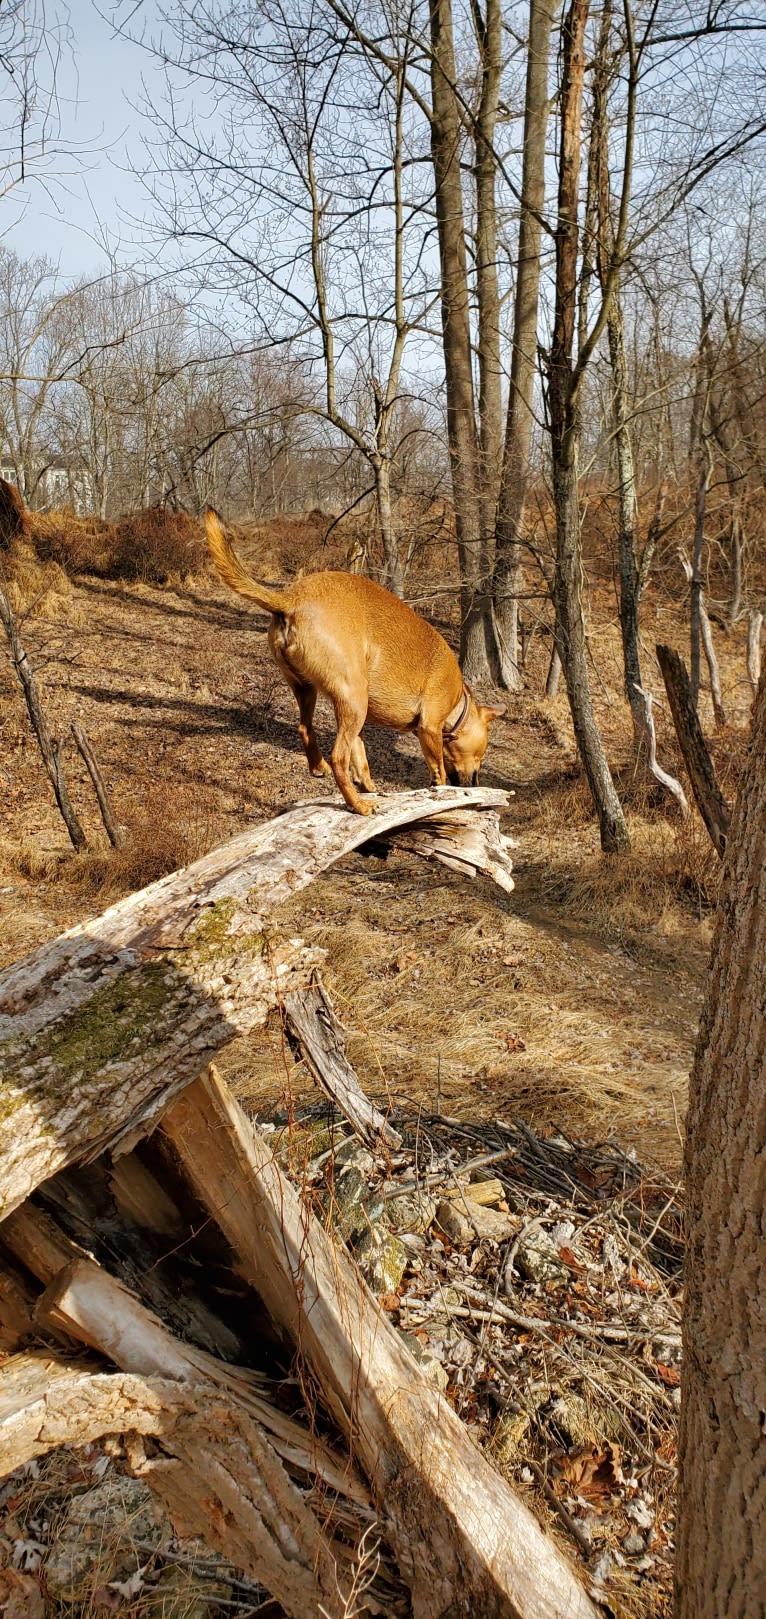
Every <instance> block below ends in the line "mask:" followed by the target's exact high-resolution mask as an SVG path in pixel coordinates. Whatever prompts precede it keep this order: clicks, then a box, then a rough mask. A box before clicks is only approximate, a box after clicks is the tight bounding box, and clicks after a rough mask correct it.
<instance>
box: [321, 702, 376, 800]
mask: <svg viewBox="0 0 766 1619" xmlns="http://www.w3.org/2000/svg"><path fill="white" fill-rule="evenodd" d="M333 706H334V708H335V718H336V720H337V724H338V735H337V736H336V738H335V745H334V747H333V750H332V753H331V754H330V763H331V765H332V773H333V775H334V777H335V780H336V782H337V783H338V787H339V788H340V791H341V793H342V795H343V797H344V798H345V800H346V803H347V804H348V806H349V809H352V810H356V813H357V815H373V814H374V812H375V805H374V804H371V803H370V801H369V798H362V796H361V794H360V793H358V792H357V790H356V787H355V786H354V784H353V782H352V780H351V773H350V768H349V767H350V766H351V761H352V759H353V758H354V755H355V750H356V757H357V759H358V757H359V754H358V749H357V748H356V744H357V743H358V742H359V732H360V731H361V729H362V726H363V725H364V722H365V719H366V718H367V712H366V710H367V705H366V703H365V705H364V707H362V706H361V705H360V706H359V707H357V706H356V705H355V704H354V703H353V701H351V700H350V699H349V698H348V697H345V698H344V697H336V698H335V699H334V705H333ZM362 746H363V744H362ZM368 776H369V771H368Z"/></svg>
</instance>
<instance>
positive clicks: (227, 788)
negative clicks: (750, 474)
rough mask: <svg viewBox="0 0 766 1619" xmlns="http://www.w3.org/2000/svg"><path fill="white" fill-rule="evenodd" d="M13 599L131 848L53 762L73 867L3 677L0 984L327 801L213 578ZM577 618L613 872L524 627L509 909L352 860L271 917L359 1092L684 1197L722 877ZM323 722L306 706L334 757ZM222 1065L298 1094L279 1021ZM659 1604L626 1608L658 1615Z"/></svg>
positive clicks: (16, 702) (652, 617) (74, 766)
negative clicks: (617, 842) (184, 870)
mask: <svg viewBox="0 0 766 1619" xmlns="http://www.w3.org/2000/svg"><path fill="white" fill-rule="evenodd" d="M256 561H257V559H256ZM310 565H313V566H317V565H321V563H318V562H317V560H316V559H314V560H313V564H310ZM262 571H263V572H264V573H265V572H266V569H265V568H264V569H263V570H262ZM269 571H270V575H271V576H272V577H273V576H274V571H273V570H269ZM17 591H18V592H20V596H18V597H17V601H18V600H21V599H26V601H27V602H28V603H31V608H30V610H29V611H28V613H27V616H26V617H25V618H24V620H23V622H22V633H23V637H24V640H25V643H26V645H27V648H28V650H29V652H30V655H31V657H32V661H33V663H34V664H35V666H36V668H37V670H38V676H39V679H40V683H41V687H42V692H43V698H44V703H45V707H46V712H47V714H48V718H49V723H50V725H51V729H52V731H53V732H54V734H55V735H58V736H63V735H64V734H65V733H66V731H67V729H68V726H69V725H70V724H71V723H72V721H75V720H76V721H79V723H80V724H81V725H82V726H84V728H85V730H86V731H87V733H88V736H89V737H90V739H91V742H92V744H93V746H94V749H95V752H96V755H97V758H98V760H99V763H100V766H101V769H102V772H103V775H104V777H105V779H106V782H107V785H108V788H109V791H110V793H111V796H112V800H113V803H114V807H115V810H116V814H117V818H118V820H119V821H120V822H121V823H122V824H123V826H124V827H125V829H126V832H127V843H126V848H125V849H124V850H123V851H121V852H120V853H118V854H117V855H115V854H113V853H112V852H111V851H110V850H109V847H108V845H107V843H106V839H105V837H104V834H103V832H102V830H101V827H100V823H99V821H98V816H97V812H96V806H95V802H94V799H93V794H92V789H91V787H90V783H89V781H88V778H87V776H86V774H85V769H84V766H83V765H82V764H81V761H80V758H79V755H78V754H77V752H76V751H75V748H74V745H73V744H72V743H70V744H69V745H68V746H67V748H66V750H65V752H64V755H63V757H64V763H65V767H66V771H67V775H68V778H69V780H70V786H71V789H72V793H73V797H74V799H75V802H76V805H77V808H78V811H79V813H80V814H81V817H82V819H83V822H84V824H85V827H86V830H87V833H88V839H89V845H90V847H89V850H88V851H87V852H86V853H84V854H82V855H74V854H73V852H72V851H71V848H70V846H69V844H68V840H67V837H66V834H65V831H64V828H63V824H62V823H61V821H60V820H59V817H58V812H57V810H56V806H55V803H54V801H53V797H52V793H51V791H50V788H49V786H48V784H47V780H46V778H45V776H44V773H43V769H42V765H41V761H40V757H39V753H38V751H37V746H36V743H35V740H34V737H33V736H32V734H31V732H30V730H29V724H28V720H27V716H26V711H25V709H24V705H23V702H22V699H21V695H20V691H19V688H18V686H17V684H16V682H15V676H14V674H13V670H12V668H11V665H10V662H9V660H7V659H4V658H0V794H1V795H2V805H3V813H2V823H1V829H0V967H2V966H5V965H7V964H8V963H10V962H12V961H14V960H16V959H18V958H20V957H21V956H23V955H25V954H27V953H29V952H31V951H33V950H34V949H35V948H36V947H37V946H39V945H40V944H42V943H43V942H44V941H45V940H47V939H49V938H51V937H53V936H54V935H56V934H57V933H59V932H61V931H63V930H64V929H66V928H67V927H70V926H72V925H74V924H75V923H77V922H80V921H82V920H84V919H86V918H87V917H88V916H90V915H93V914H96V913H97V912H99V911H101V910H103V909H104V908H105V907H106V906H107V905H108V904H110V903H112V901H113V900H115V899H116V898H118V897H119V896H120V895H121V894H122V893H124V892H128V891H130V890H131V889H133V888H139V887H142V886H144V885H145V884H146V883H148V882H150V881H152V880H153V879H154V878H155V877H158V876H160V875H162V874H163V873H164V872H165V871H167V870H170V869H173V868H174V867H175V866H178V865H182V864H184V863H186V862H187V861H189V860H193V859H195V858H197V857H198V856H199V855H201V854H203V853H204V852H205V851H206V850H207V849H208V848H210V847H212V846H214V845H215V844H217V843H220V842H222V841H224V840H225V839H226V838H228V837H230V836H233V835H234V834H236V833H238V832H240V831H241V830H243V829H244V828H245V827H246V826H248V825H250V824H252V823H253V822H254V821H261V820H265V819H268V818H270V817H271V816H273V815H276V814H279V813H280V812H281V811H282V810H284V809H285V807H286V806H288V805H291V804H293V803H295V802H297V801H300V800H302V799H309V798H313V799H315V798H316V797H317V796H319V795H322V794H327V795H328V796H332V795H333V794H334V793H335V791H336V789H335V786H334V783H333V782H332V781H331V780H328V781H327V782H325V781H314V780H312V779H311V778H310V777H309V775H308V772H307V769H306V764H305V759H304V756H303V753H302V750H301V747H300V743H299V740H298V736H297V730H296V724H295V713H294V703H293V698H292V695H291V693H290V692H289V691H288V690H287V689H286V687H285V686H284V685H283V683H282V682H281V680H280V678H279V676H278V675H277V673H276V671H275V669H274V667H273V665H272V663H271V660H270V658H269V654H268V650H267V646H266V638H265V633H264V632H265V628H266V619H265V618H264V617H263V616H262V615H261V614H259V613H258V612H254V611H252V610H250V609H243V608H242V607H241V606H240V604H239V603H238V602H237V600H236V599H235V598H233V597H232V596H231V595H230V594H228V593H227V592H226V591H225V589H224V587H222V586H219V585H218V583H217V582H214V581H213V580H212V579H210V578H208V577H206V576H205V577H203V576H199V577H196V578H195V579H193V580H190V581H188V582H187V583H186V584H185V585H183V586H181V585H178V586H176V587H170V586H168V587H165V588H162V589H160V588H154V587H150V586H147V585H139V584H136V585H128V584H124V583H116V582H113V581H107V580H103V579H97V578H94V577H80V578H78V579H76V580H69V579H68V578H66V576H65V575H63V574H62V572H61V570H60V569H59V568H58V567H56V566H55V565H45V566H41V565H40V564H38V563H36V562H32V561H31V560H28V561H27V562H26V563H25V565H24V566H23V567H19V568H18V569H17ZM451 602H452V598H451V597H450V596H449V595H447V594H446V593H445V595H444V596H442V597H440V596H438V595H433V593H432V597H431V602H430V606H429V613H430V616H431V617H432V618H433V619H434V621H435V622H437V623H438V624H439V626H440V627H441V628H442V629H443V630H444V631H445V633H447V634H448V635H449V634H451V629H450V607H451ZM590 615H591V616H590V647H591V656H592V665H593V685H594V695H595V701H596V707H597V712H598V717H599V722H600V724H601V726H602V729H603V733H604V736H605V740H606V743H607V747H608V750H609V754H610V759H611V761H612V763H613V765H614V767H615V769H616V772H617V776H618V782H619V786H620V791H621V794H622V796H623V799H624V801H625V802H626V805H627V808H628V813H629V819H630V827H631V835H632V850H631V853H630V854H629V855H627V856H625V857H622V858H620V859H616V858H612V859H605V858H604V857H603V856H602V855H601V854H600V851H599V846H598V833H597V828H596V825H595V823H594V819H593V815H592V811H591V807H590V802H589V797H588V792H587V786H586V783H585V781H584V778H583V776H582V773H581V771H580V768H579V766H578V763H577V757H576V753H575V749H574V742H573V737H572V732H571V725H570V722H569V717H568V710H567V704H566V698H565V695H564V694H563V692H562V694H561V695H560V696H558V697H557V698H556V699H555V700H554V701H553V702H549V703H544V702H542V701H541V699H540V697H539V696H538V695H537V694H538V693H540V692H541V691H542V688H543V684H544V678H545V669H546V667H547V661H548V657H549V651H550V639H549V637H548V636H547V635H545V634H544V633H542V631H541V632H540V633H539V634H538V636H537V638H536V639H535V641H534V642H533V645H532V649H531V652H530V653H529V656H528V659H527V664H526V668H525V678H526V681H527V689H526V690H525V692H524V693H523V694H522V695H521V696H520V697H518V698H510V699H509V701H508V712H507V714H506V716H505V717H504V718H503V719H502V720H500V721H499V722H498V723H497V724H496V725H495V727H494V729H493V733H492V741H491V745H490V749H489V752H488V755H487V759H486V761H485V765H486V768H485V769H484V770H483V772H482V783H483V784H485V785H488V786H493V787H499V788H502V789H505V790H506V791H508V792H509V794H511V795H512V796H511V797H510V799H509V807H508V810H507V812H506V813H505V814H504V816H503V830H504V831H505V832H506V833H507V834H509V835H510V836H511V837H512V838H514V839H515V840H516V844H517V847H516V849H515V851H514V875H515V882H516V887H515V890H514V892H513V893H512V894H510V895H506V894H504V893H501V892H500V890H498V889H495V888H494V887H493V886H492V885H491V884H490V883H489V882H488V881H485V880H483V879H477V880H476V881H473V882H471V881H469V880H467V879H461V878H459V877H458V876H456V875H454V874H452V873H450V872H448V871H447V870H446V869H444V868H441V867H436V866H434V865H431V864H426V863H424V862H422V861H420V860H418V859H417V858H416V857H415V856H409V855H406V854H404V853H394V854H392V855H391V856H390V857H389V859H388V860H387V861H380V860H378V859H377V858H374V857H369V858H362V857H360V856H358V855H357V856H352V857H350V858H348V859H346V860H344V861H342V862H341V863H340V864H338V865H337V866H335V867H334V868H332V869H331V870H329V871H328V872H326V873H325V874H324V875H323V876H322V877H321V878H320V879H319V880H318V881H317V882H315V883H314V885H313V886H312V887H310V888H309V889H307V890H304V891H303V892H302V893H301V894H300V895H299V896H298V897H297V898H296V899H295V900H293V901H292V902H291V903H290V904H289V905H288V906H285V907H283V908H282V910H281V911H280V912H279V913H276V914H275V918H274V921H275V925H277V926H278V927H280V928H281V929H283V930H284V931H285V932H286V933H287V934H289V935H290V936H294V935H296V934H300V936H302V937H303V938H304V939H305V940H306V941H307V942H310V943H312V944H316V945H320V946H321V947H322V948H323V949H324V950H325V951H326V966H325V969H324V978H325V982H326V983H327V986H328V988H329V990H330V992H331V995H332V997H333V1000H334V1003H335V1006H336V1010H337V1012H338V1015H339V1017H340V1019H341V1021H342V1023H343V1025H344V1028H345V1030H346V1035H347V1049H348V1052H349V1056H350V1058H351V1060H352V1062H353V1063H354V1065H355V1067H356V1069H357V1072H358V1073H359V1076H360V1079H361V1082H362V1084H363V1086H364V1087H365V1089H366V1090H367V1092H368V1094H370V1095H371V1096H373V1097H375V1098H376V1099H382V1100H383V1101H386V1100H389V1101H390V1102H392V1103H393V1104H395V1105H396V1106H398V1107H404V1108H406V1109H408V1110H414V1111H415V1114H417V1110H418V1108H419V1107H420V1108H422V1109H423V1113H424V1115H425V1114H426V1113H428V1114H430V1115H437V1114H438V1115H442V1116H444V1115H447V1116H449V1117H450V1118H453V1119H462V1120H466V1121H470V1123H471V1126H472V1127H473V1126H475V1125H481V1124H482V1121H485V1122H486V1124H487V1125H488V1126H489V1125H490V1124H491V1123H492V1122H493V1121H497V1120H502V1121H508V1122H509V1123H510V1122H511V1121H514V1120H517V1119H518V1120H520V1121H522V1122H523V1124H525V1125H528V1126H530V1127H532V1129H534V1130H537V1131H542V1132H548V1133H550V1134H553V1133H555V1132H561V1133H562V1134H565V1135H567V1136H569V1137H575V1138H579V1139H581V1140H583V1141H584V1142H587V1143H590V1144H591V1145H593V1144H595V1143H599V1142H601V1143H609V1142H613V1143H615V1144H616V1145H617V1146H619V1148H620V1149H621V1150H623V1151H627V1152H628V1153H630V1154H631V1156H633V1155H635V1157H636V1158H637V1159H638V1160H640V1161H641V1162H642V1163H644V1164H647V1165H650V1166H651V1165H654V1166H658V1167H659V1168H660V1169H661V1170H662V1171H663V1173H664V1175H665V1176H666V1177H669V1178H670V1180H671V1181H676V1180H677V1179H678V1178H679V1175H680V1163H681V1153H682V1140H683V1121H684V1114H685V1108H686V1091H687V1080H688V1074H689V1069H690V1065H691V1060H692V1056H693V1049H694V1042H695V1038H696V1032H697V1026H698V1022H699V1014H700V1008H701V1003H702V995H703V987H704V976H705V967H706V960H707V955H708V951H709V943H710V935H711V927H712V917H713V906H714V901H715V889H716V881H717V860H716V857H715V855H714V853H713V851H712V847H711V846H710V844H709V842H708V840H707V838H706V835H705V833H704V831H703V829H702V827H701V823H700V822H699V819H698V817H697V816H696V813H695V814H694V815H693V816H692V818H690V820H689V821H687V822H685V823H684V822H682V821H681V820H680V819H679V818H678V816H677V814H676V812H675V811H673V810H670V809H666V808H664V807H663V806H662V805H661V804H659V803H658V802H657V801H656V800H653V798H652V795H651V794H647V791H646V789H645V788H644V787H641V786H639V785H638V784H636V783H635V782H633V781H632V779H631V774H630V732H629V719H628V716H627V708H626V704H625V702H624V699H623V697H622V694H621V692H620V690H619V681H618V669H619V645H618V638H617V634H616V631H615V628H614V623H613V620H614V592H613V588H612V585H611V581H610V580H608V579H602V580H601V582H600V584H599V585H598V587H597V588H596V589H595V590H594V592H593V594H592V596H591V600H590ZM682 615H683V605H682V598H681V587H680V584H673V586H672V587H670V586H669V587H667V588H665V587H664V586H663V585H662V583H661V582H660V584H658V585H657V586H655V588H654V589H653V591H652V592H651V594H650V595H649V597H648V599H647V601H646V603H645V607H644V635H645V658H646V663H647V666H648V667H651V669H652V672H651V673H650V675H649V676H648V677H645V678H648V683H649V684H650V685H651V686H652V687H653V689H654V691H655V692H656V693H657V694H659V692H660V691H661V683H660V678H659V673H658V671H657V670H656V666H653V660H652V657H651V652H652V649H653V645H654V642H655V641H657V640H667V641H670V642H672V643H674V644H677V645H682V644H683V639H684V628H683V617H682ZM744 639H745V630H744V628H742V629H737V630H736V631H735V632H732V633H731V634H730V635H728V636H727V637H726V638H725V641H724V642H723V644H722V645H721V646H720V647H719V656H720V657H721V663H722V674H723V680H724V699H725V702H726V705H727V710H728V714H729V725H728V727H727V730H726V732H724V733H722V734H720V735H719V736H718V737H717V738H715V739H714V746H715V753H716V763H717V766H718V769H719V772H720V774H721V779H722V782H723V785H724V790H726V789H727V787H728V789H729V791H731V788H732V784H733V781H734V778H735V773H736V768H737V765H738V762H739V761H740V759H741V757H742V755H743V753H744V748H745V745H746V739H747V731H748V724H749V710H750V688H749V686H748V684H747V680H746V675H745V650H744ZM707 704H708V699H707V697H706V696H705V697H703V703H702V711H703V723H705V725H706V729H707V732H708V735H710V734H711V732H712V720H711V716H710V713H709V711H708V707H707ZM331 721H332V716H331V713H330V711H329V709H327V708H325V707H323V706H322V705H321V704H320V707H319V709H318V729H319V732H320V735H322V736H323V737H324V738H326V751H329V747H330V746H331V739H332V724H331ZM658 729H659V746H660V755H661V758H662V760H663V762H665V763H666V765H667V766H668V768H676V766H677V753H676V749H675V744H674V739H673V737H672V733H671V731H670V721H669V717H668V715H667V710H666V709H660V710H659V713H658ZM366 744H367V749H368V755H369V758H370V764H371V769H372V772H373V775H374V777H375V779H376V781H377V783H378V787H379V789H380V791H381V792H382V793H385V792H387V791H395V790H401V789H403V788H408V787H413V788H414V787H417V786H420V785H424V784H425V765H424V762H423V759H422V757H421V754H420V750H419V748H418V745H417V742H416V741H415V739H414V738H412V737H409V736H405V737H399V736H393V735H390V734H388V733H384V732H382V731H374V730H373V731H370V732H369V733H368V735H367V737H366ZM221 1067H222V1068H223V1070H224V1072H226V1073H227V1075H228V1077H229V1078H230V1080H231V1081H232V1083H233V1084H234V1086H235V1089H236V1091H237V1093H238V1094H239V1096H240V1097H241V1099H242V1100H243V1101H244V1103H245V1105H246V1106H247V1107H248V1108H249V1109H250V1110H251V1111H252V1112H254V1113H255V1114H256V1115H257V1116H258V1117H259V1118H261V1119H263V1120H265V1119H273V1118H274V1117H279V1116H280V1115H282V1116H284V1114H285V1111H287V1112H289V1113H291V1112H292V1108H293V1107H294V1106H295V1105H296V1104H297V1105H300V1104H301V1103H303V1102H310V1101H312V1100H313V1099H314V1098H315V1094H316V1093H315V1092H313V1091H312V1089H311V1085H310V1082H309V1080H308V1078H307V1076H306V1074H305V1072H304V1070H303V1069H302V1068H301V1067H300V1065H297V1066H296V1065H295V1063H294V1061H293V1059H292V1057H291V1056H290V1055H289V1053H288V1052H287V1051H286V1049H285V1044H284V1040H283V1037H282V1031H281V1027H280V1025H279V1023H278V1021H277V1020H276V1019H275V1021H274V1023H273V1025H270V1026H268V1027H267V1028H266V1029H264V1030H263V1032H262V1034H261V1035H260V1037H259V1038H258V1039H257V1040H255V1041H252V1040H251V1041H249V1042H247V1045H246V1046H245V1045H244V1044H240V1045H238V1046H233V1047H232V1048H230V1050H229V1052H228V1053H227V1054H224V1058H223V1060H222V1063H221ZM663 1589H664V1588H663ZM662 1601H664V1597H663V1598H662ZM662 1601H660V1599H659V1597H658V1598H657V1603H659V1605H657V1604H653V1605H652V1606H651V1608H650V1606H648V1605H647V1606H646V1608H645V1609H644V1608H641V1606H640V1605H639V1607H638V1608H635V1607H633V1608H631V1610H630V1611H631V1612H646V1613H647V1614H648V1613H649V1612H650V1611H651V1612H652V1613H659V1612H660V1611H662V1612H664V1611H665V1610H664V1607H663V1606H662Z"/></svg>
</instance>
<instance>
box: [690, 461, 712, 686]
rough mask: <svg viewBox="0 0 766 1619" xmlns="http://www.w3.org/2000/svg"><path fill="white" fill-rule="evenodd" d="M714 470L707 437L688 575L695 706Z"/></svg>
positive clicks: (701, 466)
mask: <svg viewBox="0 0 766 1619" xmlns="http://www.w3.org/2000/svg"><path fill="white" fill-rule="evenodd" d="M712 471H713V458H712V455H711V453H710V446H709V443H708V442H707V440H706V441H705V443H704V445H701V447H700V456H699V466H698V471H697V492H696V498H695V506H694V549H693V552H692V563H691V574H690V576H689V638H690V662H689V684H690V687H691V698H692V703H693V704H694V707H695V708H696V707H697V705H698V703H699V695H700V647H701V645H702V551H703V547H704V544H705V514H706V511H707V493H708V489H709V488H710V478H711V474H712Z"/></svg>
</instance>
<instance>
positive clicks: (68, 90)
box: [0, 0, 153, 277]
mask: <svg viewBox="0 0 766 1619" xmlns="http://www.w3.org/2000/svg"><path fill="white" fill-rule="evenodd" d="M54 3H55V0H54ZM49 4H50V0H49ZM106 5H108V0H105V9H106ZM51 9H52V8H51ZM141 9H142V10H143V8H141ZM146 9H147V13H148V15H149V16H150V15H151V10H150V7H149V6H147V8H146ZM68 10H69V23H70V37H71V46H70V48H69V49H68V50H67V49H65V51H64V56H63V61H62V64H61V67H60V69H59V73H58V75H57V82H58V87H59V111H60V132H59V136H58V140H57V141H56V143H55V147H56V149H55V150H52V152H51V154H50V155H49V157H48V158H47V159H46V161H45V163H44V164H41V163H37V164H36V165H34V164H33V165H32V167H31V172H30V177H29V179H28V180H27V181H25V182H24V184H23V185H19V186H17V187H16V188H15V189H14V190H12V191H11V192H10V193H9V194H7V195H6V196H5V197H3V198H2V199H0V207H1V208H2V211H3V214H2V226H1V227H0V229H2V240H3V241H4V243H5V244H6V245H7V246H10V247H13V248H14V249H15V250H16V252H17V253H19V254H21V255H22V256H24V257H31V256H32V255H33V254H37V253H42V254H45V255H47V256H48V257H49V258H51V259H53V260H54V262H56V263H58V264H59V265H60V268H61V271H62V273H63V274H64V275H65V276H67V277H70V276H75V275H78V274H80V273H86V274H92V273H94V272H97V271H98V270H101V269H105V268H106V266H107V262H108V260H107V254H106V252H105V250H104V247H103V245H102V241H101V238H102V234H103V233H104V232H105V233H106V234H107V236H108V238H109V240H110V242H111V243H112V245H113V246H115V247H116V246H117V245H118V244H120V249H121V250H120V257H121V259H122V260H123V262H131V261H133V260H134V259H136V258H137V259H138V260H139V261H140V260H141V259H142V258H143V257H144V256H145V250H144V249H143V248H142V246H141V235H142V232H141V229H140V227H139V228H137V227H136V225H135V224H134V223H133V221H134V220H135V218H136V217H138V218H139V220H140V219H141V218H142V217H144V216H146V214H147V212H148V207H149V204H148V201H147V198H146V196H145V194H144V192H143V190H142V188H141V186H140V183H139V182H138V181H137V180H136V179H135V177H134V176H133V175H132V174H131V172H130V163H131V154H132V155H133V159H134V161H135V163H136V164H140V162H141V142H140V132H141V128H142V124H143V120H142V118H141V116H140V113H137V112H136V111H135V110H134V108H133V107H132V106H131V101H132V102H134V103H135V102H137V101H138V100H139V98H140V96H141V76H142V74H143V75H144V76H145V77H146V78H147V79H148V80H149V81H151V78H152V74H153V69H152V64H151V62H150V61H149V58H148V56H147V55H146V53H145V52H143V51H142V50H141V49H140V47H139V46H137V45H134V44H131V43H129V42H128V41H127V40H125V39H123V38H120V37H118V36H117V35H116V34H115V31H114V29H113V28H112V27H111V26H110V24H109V23H108V21H106V20H105V16H104V15H99V12H98V11H97V10H96V9H95V6H94V5H93V3H92V0H70V3H69V8H68ZM140 17H141V12H140V11H139V14H138V16H137V17H135V18H134V26H137V25H138V24H139V23H140Z"/></svg>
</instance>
